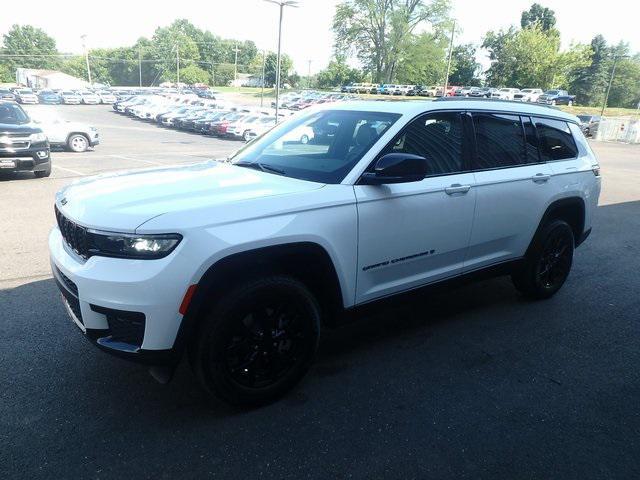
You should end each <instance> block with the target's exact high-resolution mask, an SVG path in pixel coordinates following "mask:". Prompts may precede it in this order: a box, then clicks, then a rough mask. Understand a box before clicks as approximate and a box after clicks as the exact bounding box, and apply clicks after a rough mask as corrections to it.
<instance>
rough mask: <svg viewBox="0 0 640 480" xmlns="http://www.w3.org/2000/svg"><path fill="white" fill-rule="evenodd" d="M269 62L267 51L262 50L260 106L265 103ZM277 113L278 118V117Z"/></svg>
mask: <svg viewBox="0 0 640 480" xmlns="http://www.w3.org/2000/svg"><path fill="white" fill-rule="evenodd" d="M266 62H267V52H265V51H264V50H263V51H262V89H261V90H260V107H262V105H263V104H264V67H265V64H266ZM277 117H278V116H277V115H276V119H277Z"/></svg>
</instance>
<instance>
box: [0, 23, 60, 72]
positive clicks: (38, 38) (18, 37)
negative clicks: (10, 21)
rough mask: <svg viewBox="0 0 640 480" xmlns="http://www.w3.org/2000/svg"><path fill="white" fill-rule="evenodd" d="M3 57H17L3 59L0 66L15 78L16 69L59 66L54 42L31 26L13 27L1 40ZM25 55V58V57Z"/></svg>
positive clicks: (0, 50)
mask: <svg viewBox="0 0 640 480" xmlns="http://www.w3.org/2000/svg"><path fill="white" fill-rule="evenodd" d="M2 43H3V47H2V49H0V52H2V53H3V54H4V55H19V56H16V57H3V59H2V60H0V65H3V68H4V69H5V71H6V70H8V71H9V72H10V75H11V77H12V78H15V71H16V69H17V68H19V67H22V68H42V69H55V68H57V67H58V66H59V64H60V62H59V58H58V57H56V56H55V55H57V54H58V50H57V48H56V41H55V40H54V39H53V38H51V37H50V36H49V35H47V34H46V32H45V31H44V30H42V29H40V28H36V27H33V26H31V25H13V26H12V27H11V28H10V29H9V31H8V32H7V33H5V34H4V35H3V38H2ZM25 55H26V56H25ZM5 75H6V74H5Z"/></svg>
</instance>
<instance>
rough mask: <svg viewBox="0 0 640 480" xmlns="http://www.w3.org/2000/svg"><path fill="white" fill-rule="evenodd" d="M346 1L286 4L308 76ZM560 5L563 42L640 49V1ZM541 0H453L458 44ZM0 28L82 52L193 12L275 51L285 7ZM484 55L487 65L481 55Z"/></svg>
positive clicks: (47, 9) (196, 1) (181, 9)
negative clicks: (30, 29)
mask: <svg viewBox="0 0 640 480" xmlns="http://www.w3.org/2000/svg"><path fill="white" fill-rule="evenodd" d="M339 1H340V0H299V8H286V9H285V13H284V20H283V39H282V42H283V45H282V50H283V52H285V53H287V54H289V55H290V56H291V57H292V59H293V62H294V67H295V69H296V71H297V72H298V73H299V74H301V75H306V74H307V71H308V69H309V61H311V73H316V72H317V71H318V70H320V69H322V68H324V67H325V66H326V65H327V63H328V62H329V60H330V58H331V53H332V44H333V35H332V33H331V20H332V17H333V13H334V11H335V5H336V4H337V3H339ZM537 1H538V3H541V4H543V5H544V6H546V7H549V8H551V9H552V10H554V11H555V12H556V18H557V27H558V28H559V30H560V32H561V36H562V42H563V45H564V46H568V45H569V44H570V43H571V42H584V43H587V42H589V41H590V40H591V38H592V37H593V36H594V35H596V34H597V33H602V34H603V35H604V36H605V38H606V39H607V41H609V42H611V43H617V42H618V41H620V40H624V41H627V42H629V43H630V45H631V50H632V51H634V52H638V51H640V27H639V21H638V19H639V18H640V3H639V2H637V0H636V1H633V0H608V1H607V2H604V1H603V0H537ZM533 2H534V0H479V1H478V0H452V5H453V16H454V17H455V18H456V19H457V21H458V25H459V27H460V29H461V32H460V33H459V35H458V36H457V38H456V39H455V43H456V44H457V43H475V44H479V43H481V42H482V37H483V35H484V34H485V33H486V32H487V31H488V30H498V29H500V28H507V27H509V26H510V25H519V23H520V13H521V12H522V11H523V10H526V9H527V8H528V7H529V6H530V5H531V3H533ZM3 10H4V11H3V13H2V15H1V16H0V34H2V33H6V32H7V31H8V30H9V28H10V27H11V25H13V24H16V23H17V24H31V25H34V26H37V27H40V28H42V29H43V30H45V31H46V32H47V33H48V34H49V35H51V36H52V37H53V38H55V40H56V42H57V45H58V49H59V50H60V51H63V52H68V53H80V52H81V51H82V41H81V39H80V36H81V35H83V34H86V35H87V44H88V46H89V48H92V47H93V48H102V47H119V46H126V45H131V44H133V43H134V42H135V41H136V40H137V39H138V38H139V37H141V36H145V37H151V36H152V35H153V32H154V30H155V29H156V27H158V26H166V25H169V24H170V23H171V22H172V21H173V20H175V19H176V18H187V19H188V20H190V21H191V22H192V23H194V24H195V25H196V26H197V27H199V28H201V29H203V30H210V31H211V32H213V33H214V34H216V35H218V36H221V37H223V38H234V39H238V40H253V41H254V42H255V43H256V45H257V46H258V48H259V49H267V50H273V51H275V50H276V46H277V33H278V10H279V8H278V7H277V6H276V5H274V4H271V3H267V2H265V1H264V0H208V1H201V0H190V1H189V2H186V3H185V4H178V3H175V2H163V1H153V2H152V1H148V0H138V1H131V0H127V1H125V0H110V1H109V2H107V3H99V4H97V3H93V2H86V1H79V0H57V1H51V0H30V2H29V6H28V8H27V7H25V8H10V9H3ZM478 60H479V61H480V62H481V63H483V64H484V65H486V59H484V58H483V56H482V54H479V58H478Z"/></svg>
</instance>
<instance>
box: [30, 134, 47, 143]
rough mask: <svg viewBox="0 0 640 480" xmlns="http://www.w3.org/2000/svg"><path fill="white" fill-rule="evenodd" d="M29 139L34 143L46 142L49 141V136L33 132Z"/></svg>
mask: <svg viewBox="0 0 640 480" xmlns="http://www.w3.org/2000/svg"><path fill="white" fill-rule="evenodd" d="M29 140H30V141H31V142H32V143H36V142H46V141H47V136H46V135H45V134H44V133H32V134H31V135H29Z"/></svg>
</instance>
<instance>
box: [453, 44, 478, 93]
mask: <svg viewBox="0 0 640 480" xmlns="http://www.w3.org/2000/svg"><path fill="white" fill-rule="evenodd" d="M479 70H480V64H479V63H478V62H477V61H476V48H475V47H474V46H473V45H471V44H466V45H456V46H455V47H454V48H453V52H452V53H451V74H450V75H449V83H450V84H451V85H475V86H477V85H480V79H479V78H478V76H477V74H478V71H479Z"/></svg>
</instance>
